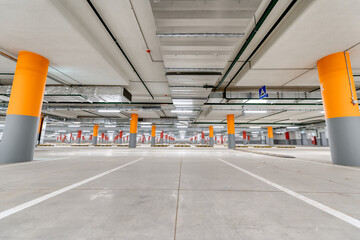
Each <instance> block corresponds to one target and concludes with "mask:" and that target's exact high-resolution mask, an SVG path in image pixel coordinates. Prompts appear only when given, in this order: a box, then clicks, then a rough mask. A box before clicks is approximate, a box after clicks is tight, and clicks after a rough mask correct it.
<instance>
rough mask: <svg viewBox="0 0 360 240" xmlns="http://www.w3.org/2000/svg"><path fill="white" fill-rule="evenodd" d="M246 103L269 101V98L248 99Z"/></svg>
mask: <svg viewBox="0 0 360 240" xmlns="http://www.w3.org/2000/svg"><path fill="white" fill-rule="evenodd" d="M246 103H267V100H265V99H264V100H263V99H259V100H257V99H250V100H248V101H247V102H246Z"/></svg>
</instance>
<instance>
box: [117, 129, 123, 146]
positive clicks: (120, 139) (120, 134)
mask: <svg viewBox="0 0 360 240" xmlns="http://www.w3.org/2000/svg"><path fill="white" fill-rule="evenodd" d="M118 143H119V144H122V143H123V131H120V132H119V139H118Z"/></svg>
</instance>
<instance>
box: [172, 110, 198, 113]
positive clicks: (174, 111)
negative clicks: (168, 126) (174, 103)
mask: <svg viewBox="0 0 360 240" xmlns="http://www.w3.org/2000/svg"><path fill="white" fill-rule="evenodd" d="M171 112H172V113H192V112H193V111H192V110H171Z"/></svg>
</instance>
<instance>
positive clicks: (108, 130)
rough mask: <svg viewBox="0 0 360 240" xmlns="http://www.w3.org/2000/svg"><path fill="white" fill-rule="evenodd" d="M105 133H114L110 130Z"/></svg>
mask: <svg viewBox="0 0 360 240" xmlns="http://www.w3.org/2000/svg"><path fill="white" fill-rule="evenodd" d="M106 132H108V133H113V132H115V131H112V130H110V131H109V130H107V131H106Z"/></svg>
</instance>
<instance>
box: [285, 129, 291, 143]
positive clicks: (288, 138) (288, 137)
mask: <svg viewBox="0 0 360 240" xmlns="http://www.w3.org/2000/svg"><path fill="white" fill-rule="evenodd" d="M285 144H286V145H290V133H289V132H285Z"/></svg>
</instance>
